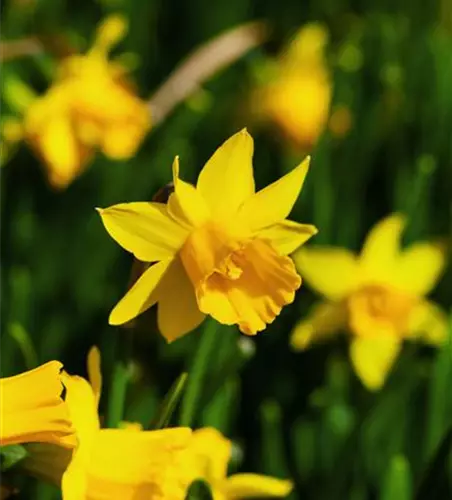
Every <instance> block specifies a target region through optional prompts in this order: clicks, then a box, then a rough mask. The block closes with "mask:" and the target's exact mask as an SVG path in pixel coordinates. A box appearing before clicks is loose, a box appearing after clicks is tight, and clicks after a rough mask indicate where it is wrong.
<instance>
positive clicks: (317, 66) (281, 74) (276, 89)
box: [253, 23, 332, 150]
mask: <svg viewBox="0 0 452 500" xmlns="http://www.w3.org/2000/svg"><path fill="white" fill-rule="evenodd" d="M327 41H328V33H327V31H326V29H325V28H324V27H323V26H322V25H320V24H318V23H309V24H307V25H305V26H304V27H303V28H302V29H300V30H299V32H298V33H297V34H296V36H295V38H294V39H293V41H292V42H291V43H290V44H289V46H288V47H287V49H286V50H285V51H284V53H283V54H282V56H281V57H280V59H279V60H278V61H276V62H275V69H274V73H275V75H274V77H273V78H272V79H271V80H270V82H269V83H267V84H265V85H264V86H263V87H262V88H260V89H259V90H258V91H257V93H256V96H255V100H254V105H253V106H254V108H255V110H256V112H257V113H258V115H260V116H261V118H262V119H264V120H269V121H271V122H273V123H274V124H275V125H276V126H277V127H278V128H279V129H280V130H281V131H282V133H283V134H284V135H285V136H286V137H287V138H288V139H289V140H290V141H291V142H292V144H293V145H295V146H296V147H299V148H301V149H304V150H309V149H311V148H312V147H313V145H314V144H315V143H316V142H317V139H318V138H319V136H320V134H321V133H322V132H323V130H324V128H325V126H326V123H327V120H328V115H329V108H330V101H331V93H332V91H331V81H330V76H329V71H328V68H327V62H326V59H325V54H324V52H325V46H326V43H327Z"/></svg>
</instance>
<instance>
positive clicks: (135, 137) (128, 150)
mask: <svg viewBox="0 0 452 500" xmlns="http://www.w3.org/2000/svg"><path fill="white" fill-rule="evenodd" d="M126 29H127V26H126V21H125V20H124V19H123V18H122V17H121V16H119V15H112V16H109V17H108V18H107V19H106V20H105V21H104V22H103V23H102V24H101V25H100V27H99V29H98V33H97V36H96V40H95V43H94V44H93V46H92V47H91V48H90V50H89V51H88V52H87V53H86V54H76V55H71V56H69V57H66V58H65V59H63V60H62V62H61V63H60V65H59V67H58V71H57V74H56V78H55V80H54V81H53V83H52V85H51V86H50V87H49V89H48V90H47V91H46V93H45V94H43V95H42V96H35V95H33V94H32V95H30V97H29V99H28V102H27V106H26V107H24V109H23V110H22V113H23V115H24V119H23V126H22V136H23V139H24V140H25V141H26V142H27V143H28V144H29V145H30V146H31V147H32V149H33V150H34V151H35V153H36V154H37V155H38V156H39V157H40V158H41V159H42V161H43V163H44V165H45V167H46V171H47V175H48V179H49V183H50V184H51V186H52V187H54V188H56V189H64V188H66V187H67V186H68V185H69V184H70V183H71V182H72V181H73V180H74V179H75V178H76V177H77V176H79V175H80V174H81V173H82V172H83V170H84V169H85V167H86V165H87V164H88V162H89V161H90V159H91V158H92V156H93V155H94V153H95V151H96V150H101V151H102V152H103V153H104V154H105V155H106V156H107V157H109V158H111V159H114V160H123V159H127V158H130V157H131V156H133V155H134V154H135V152H136V150H137V149H138V147H139V145H140V143H141V141H142V140H143V138H144V137H145V135H146V134H147V132H148V131H149V129H150V126H151V118H150V114H149V109H148V107H147V104H146V102H145V101H143V100H142V99H140V98H139V97H138V96H137V95H136V93H135V91H134V88H133V85H132V83H131V81H130V80H129V78H128V74H127V73H128V70H127V68H126V67H125V66H124V65H123V64H121V63H120V62H119V61H111V60H110V59H109V52H110V51H111V49H112V48H113V46H114V45H115V44H116V43H118V42H119V41H120V40H121V38H123V36H124V34H125V32H126Z"/></svg>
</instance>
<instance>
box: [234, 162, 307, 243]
mask: <svg viewBox="0 0 452 500" xmlns="http://www.w3.org/2000/svg"><path fill="white" fill-rule="evenodd" d="M309 161H310V158H309V157H307V158H306V159H305V160H304V161H303V162H302V163H301V164H300V165H298V167H296V168H294V169H293V170H292V171H291V172H289V173H288V174H286V175H285V176H284V177H281V179H279V180H277V181H276V182H274V183H273V184H270V185H269V186H267V187H266V188H264V189H262V190H261V191H259V192H257V193H256V194H254V195H253V196H251V198H248V200H246V201H245V203H244V204H243V205H242V206H241V208H240V210H239V212H238V221H239V222H240V223H241V224H243V225H244V226H245V227H246V228H247V229H248V231H250V232H251V233H254V232H257V231H260V230H261V229H264V228H267V227H269V226H272V225H273V224H276V223H278V222H281V221H283V220H284V219H286V218H287V217H288V215H289V213H290V211H291V210H292V207H293V205H294V203H295V202H296V200H297V198H298V195H299V194H300V191H301V188H302V187H303V182H304V179H305V177H306V174H307V173H308V168H309Z"/></svg>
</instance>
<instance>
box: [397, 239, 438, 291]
mask: <svg viewBox="0 0 452 500" xmlns="http://www.w3.org/2000/svg"><path fill="white" fill-rule="evenodd" d="M445 264H446V256H445V251H444V248H443V246H441V245H434V244H432V243H416V244H414V245H412V246H410V247H409V248H408V249H407V250H405V251H404V252H403V253H402V254H401V256H400V259H399V261H398V264H397V269H396V273H395V277H394V285H396V286H397V287H398V288H400V289H401V290H404V291H406V292H407V293H409V294H412V295H417V296H422V295H426V294H428V293H429V292H430V291H431V290H432V289H433V288H434V286H435V285H436V283H437V282H438V280H439V277H440V275H441V273H442V272H443V270H444V267H445Z"/></svg>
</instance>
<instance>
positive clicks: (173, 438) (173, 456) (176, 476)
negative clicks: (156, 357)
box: [24, 348, 193, 500]
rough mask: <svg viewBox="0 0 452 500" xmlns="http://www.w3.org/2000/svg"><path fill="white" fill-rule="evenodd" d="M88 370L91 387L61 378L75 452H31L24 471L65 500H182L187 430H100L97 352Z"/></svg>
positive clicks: (76, 379)
mask: <svg viewBox="0 0 452 500" xmlns="http://www.w3.org/2000/svg"><path fill="white" fill-rule="evenodd" d="M88 368H89V370H88V372H89V374H90V379H91V384H90V383H88V382H87V381H86V380H85V379H83V378H81V377H77V376H70V375H68V374H64V383H65V385H66V387H67V404H68V407H69V410H70V414H71V419H72V423H73V426H74V428H75V431H76V435H77V439H78V446H77V448H76V449H75V450H74V451H73V452H72V454H71V453H70V452H69V453H68V452H67V450H61V449H60V450H58V449H56V447H53V448H52V447H49V446H47V447H38V446H34V447H33V446H30V447H29V448H28V451H29V453H30V456H29V458H27V459H26V460H25V464H24V467H25V469H26V470H28V471H29V472H31V473H33V474H35V475H37V476H39V477H41V478H45V479H47V480H51V481H53V482H56V483H57V484H59V483H60V482H61V487H62V491H63V499H64V500H103V499H106V498H108V499H109V500H116V499H117V500H141V499H143V500H145V499H151V498H152V499H155V500H158V499H160V500H166V499H179V498H184V493H185V491H186V488H187V485H188V484H190V481H191V478H192V474H193V473H192V469H191V465H190V464H191V462H192V461H191V460H190V456H191V455H190V453H189V452H188V448H187V446H188V444H189V443H190V439H191V435H192V432H191V429H189V428H182V427H178V428H173V429H164V430H158V431H141V430H139V429H138V428H137V427H132V428H130V427H127V428H122V429H101V428H100V423H99V417H98V414H97V407H98V402H99V398H100V391H101V377H100V356H99V352H98V350H97V349H96V348H93V349H92V350H91V351H90V354H89V356H88ZM65 451H66V453H64V452H65ZM61 474H62V477H61Z"/></svg>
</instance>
